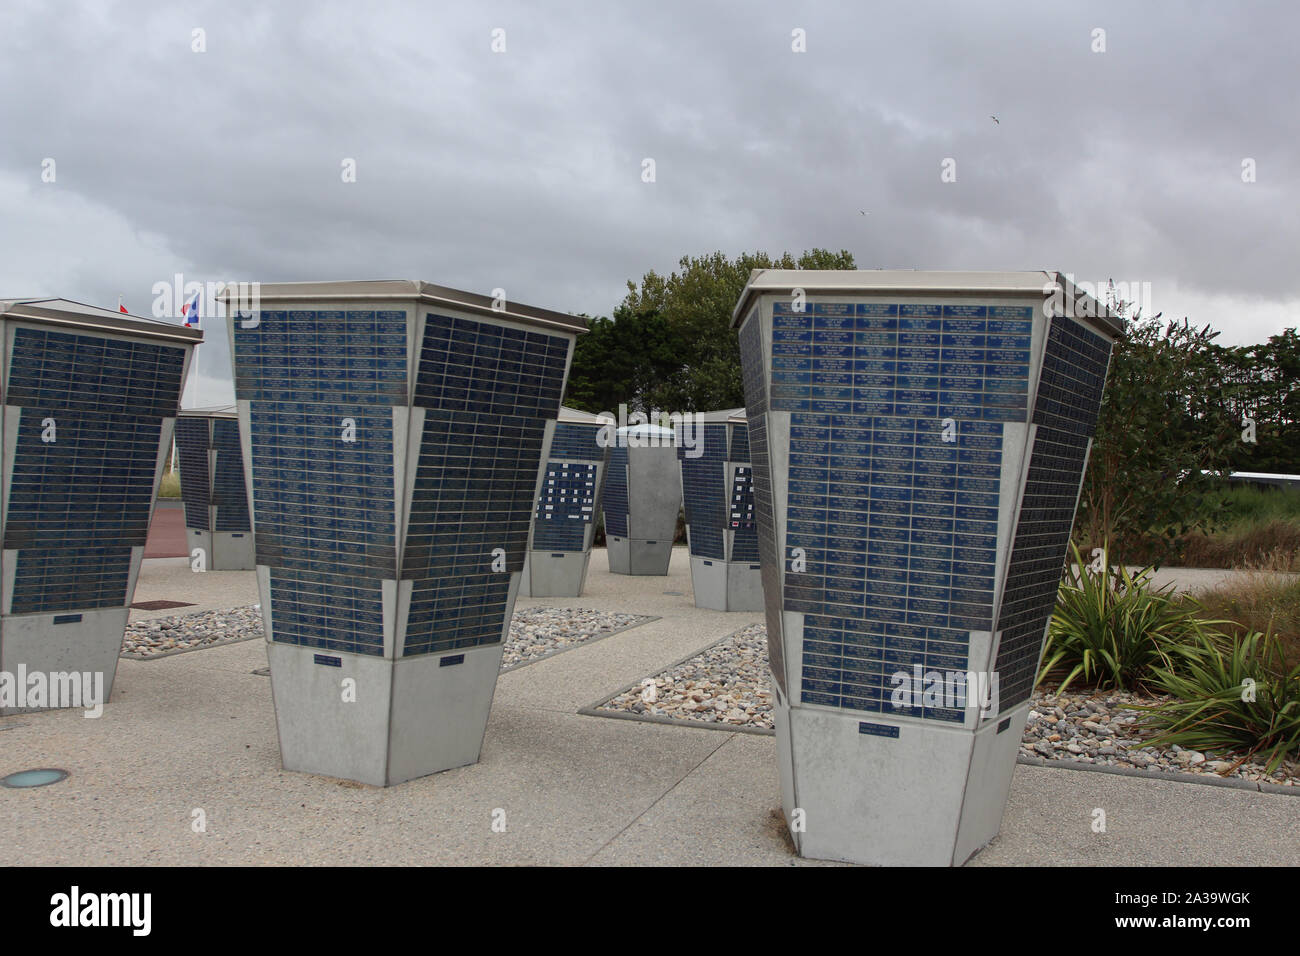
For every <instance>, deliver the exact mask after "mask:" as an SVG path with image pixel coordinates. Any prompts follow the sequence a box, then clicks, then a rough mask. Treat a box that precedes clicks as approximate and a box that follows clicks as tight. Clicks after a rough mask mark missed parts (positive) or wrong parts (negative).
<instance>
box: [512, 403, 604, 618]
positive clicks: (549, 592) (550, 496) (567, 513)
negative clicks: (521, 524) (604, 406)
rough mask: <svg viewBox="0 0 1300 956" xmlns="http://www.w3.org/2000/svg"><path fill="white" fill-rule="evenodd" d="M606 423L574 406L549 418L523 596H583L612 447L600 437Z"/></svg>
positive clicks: (521, 589)
mask: <svg viewBox="0 0 1300 956" xmlns="http://www.w3.org/2000/svg"><path fill="white" fill-rule="evenodd" d="M602 422H603V419H600V418H597V416H595V415H590V414H588V413H587V412H580V411H578V410H577V409H572V408H562V409H560V417H559V419H558V421H554V422H547V425H546V439H545V442H544V445H543V449H544V450H543V454H542V467H541V469H540V471H539V473H538V477H537V494H536V502H537V505H536V509H535V510H534V512H533V521H532V528H531V529H530V531H529V536H528V556H527V559H526V561H525V562H524V576H523V583H522V584H521V585H520V589H519V590H520V593H521V594H522V595H523V596H525V597H580V596H581V595H582V588H583V585H584V583H585V582H586V580H587V566H588V563H589V562H590V560H591V541H592V538H593V537H594V536H595V533H596V515H597V514H599V513H600V512H599V508H600V492H601V488H602V486H603V484H604V481H605V471H606V467H607V462H608V460H609V448H608V447H606V446H604V445H602V444H601V443H600V442H599V441H598V438H599V434H600V430H601V428H602Z"/></svg>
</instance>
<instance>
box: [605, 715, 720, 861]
mask: <svg viewBox="0 0 1300 956" xmlns="http://www.w3.org/2000/svg"><path fill="white" fill-rule="evenodd" d="M728 742H729V741H728V740H721V741H719V742H718V745H717V746H716V747H714V748H713V749H711V750H710V751H709V752H708V753H707V754H705V755H704V756H703V757H701V758H700V760H699V762H698V763H697V764H695V766H693V767H691V768H690V769H689V770H687V771H686V772H685V773H684V774H682V775H681V777H679V778H678V779H677V781H676V782H675V783H674V784H673V785H672V786H671V787H669V788H668V789H667V790H665V791H664V792H663V793H661V794H659V796H657V797H655V799H654V800H652V801H651V802H650V805H649V806H648V807H646V808H645V809H644V810H642V811H641V812H640V813H638V814H637V815H636V816H634V817H633V818H632V819H631V820H629V821H628V823H627V826H625V827H623V829H621V830H619V831H618V832H617V833H615V834H614V835H613V836H612V837H610V838H609V839H608V840H606V841H605V842H604V843H602V844H601V845H600V846H599V847H598V848H597V849H596V851H595V852H594V853H592V854H591V856H589V857H587V859H585V860H583V861H582V863H581V864H580V865H581V866H587V865H588V864H589V863H591V861H592V860H594V859H595V858H596V857H598V856H600V854H601V853H602V852H603V851H604V850H605V849H606V848H607V847H609V846H610V845H612V844H613V842H614V841H615V840H617V839H618V838H619V837H621V836H622V835H623V834H624V833H626V832H627V831H628V830H630V829H631V828H632V827H633V826H635V825H636V823H637V821H639V820H640V819H641V818H642V817H644V816H645V815H646V814H647V813H649V812H650V811H651V810H653V809H654V808H655V807H657V806H658V805H659V803H660V801H662V800H663V799H664V797H666V796H668V795H669V794H670V793H672V792H673V791H674V790H676V789H677V788H678V787H680V786H681V785H682V783H683V782H684V781H685V780H686V778H687V777H689V776H690V775H691V774H693V773H695V771H697V770H699V769H700V768H701V767H702V766H704V764H705V763H706V762H707V761H708V759H709V758H710V757H712V756H713V755H714V754H715V753H717V752H718V751H719V750H721V749H722V748H723V747H725V746H726V745H727V743H728Z"/></svg>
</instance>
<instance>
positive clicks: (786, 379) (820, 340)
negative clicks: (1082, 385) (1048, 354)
mask: <svg viewBox="0 0 1300 956" xmlns="http://www.w3.org/2000/svg"><path fill="white" fill-rule="evenodd" d="M1032 325H1033V323H1032V309H1030V308H1028V307H1025V308H1004V307H993V306H940V305H931V304H907V303H900V304H873V303H861V302H860V303H857V304H856V306H855V305H854V304H853V303H849V304H828V303H816V304H809V305H808V306H807V311H804V312H795V311H794V309H793V307H792V306H791V305H790V304H789V303H780V302H778V303H775V305H774V308H773V318H772V373H771V385H772V396H771V401H772V408H773V410H782V411H792V412H798V411H805V412H820V413H840V414H855V415H899V416H902V417H912V418H928V417H937V418H948V417H951V418H956V419H959V420H960V419H982V420H984V421H994V422H1003V421H1021V422H1023V421H1027V418H1028V389H1029V348H1030V340H1031V337H1032Z"/></svg>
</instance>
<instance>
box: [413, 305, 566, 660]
mask: <svg viewBox="0 0 1300 956" xmlns="http://www.w3.org/2000/svg"><path fill="white" fill-rule="evenodd" d="M568 349H569V341H568V340H567V339H565V338H563V337H560V336H553V335H547V334H545V333H540V332H524V331H522V330H518V329H512V328H505V327H501V326H494V325H491V324H489V323H484V322H473V321H470V320H465V319H453V318H448V317H444V316H438V315H434V314H430V315H429V316H428V317H427V320H426V328H425V336H424V341H423V344H422V350H421V354H420V366H419V368H420V372H419V377H418V378H417V380H416V383H415V396H416V399H415V400H416V404H421V405H425V406H426V407H427V408H428V409H429V411H428V412H427V413H426V415H425V425H424V436H423V440H422V442H421V447H420V458H419V464H418V468H417V473H416V486H415V493H414V496H413V500H412V505H411V517H410V523H409V527H408V533H407V541H406V549H405V552H404V554H403V557H402V577H403V578H404V579H413V580H414V581H415V584H414V586H413V590H412V594H411V610H410V616H409V618H408V624H407V631H406V644H405V649H404V651H403V653H404V655H405V656H412V655H415V654H433V653H441V652H443V651H446V650H454V649H457V648H465V647H475V646H478V645H482V644H494V643H497V642H499V641H500V640H501V636H502V632H503V630H504V628H505V623H506V622H505V609H506V603H507V598H508V596H509V586H510V573H511V572H516V571H520V570H522V568H523V560H524V552H525V550H526V548H527V545H528V523H529V521H530V519H531V518H532V516H533V506H534V501H533V495H534V493H535V490H536V481H537V463H538V459H539V458H540V457H541V449H542V442H543V439H544V437H545V431H546V419H547V418H553V417H554V416H555V415H556V414H557V412H558V409H559V400H560V392H561V391H562V390H563V380H564V369H565V365H566V363H567V360H568ZM466 372H468V374H466ZM498 548H500V549H502V550H503V551H504V552H505V569H504V570H493V568H492V563H493V552H494V551H495V550H496V549H498Z"/></svg>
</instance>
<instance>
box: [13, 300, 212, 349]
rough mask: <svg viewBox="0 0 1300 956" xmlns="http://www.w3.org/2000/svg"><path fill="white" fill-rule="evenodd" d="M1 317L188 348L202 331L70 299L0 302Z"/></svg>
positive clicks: (195, 342) (201, 337)
mask: <svg viewBox="0 0 1300 956" xmlns="http://www.w3.org/2000/svg"><path fill="white" fill-rule="evenodd" d="M0 318H7V319H24V320H29V321H33V322H44V323H48V324H50V325H59V326H67V327H72V328H82V329H88V330H92V331H98V332H122V333H126V334H129V335H144V336H149V337H154V338H164V339H172V340H175V341H178V342H183V343H186V344H189V345H196V344H198V343H199V342H202V341H203V332H202V330H200V329H197V328H187V327H186V326H184V325H179V324H177V323H175V322H168V321H167V320H165V319H154V318H147V317H145V316H141V315H128V314H126V313H124V312H118V311H117V310H116V309H101V308H99V307H98V306H94V305H86V303H84V302H73V301H72V300H71V299H0Z"/></svg>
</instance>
